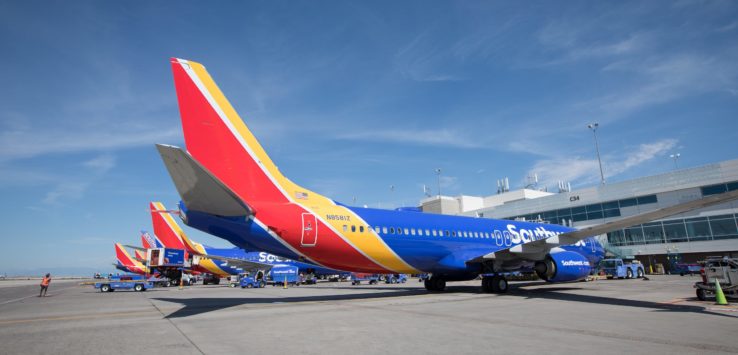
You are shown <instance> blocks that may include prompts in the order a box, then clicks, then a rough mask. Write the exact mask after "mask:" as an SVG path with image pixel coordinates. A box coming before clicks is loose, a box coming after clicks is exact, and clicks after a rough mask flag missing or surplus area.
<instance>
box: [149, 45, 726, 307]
mask: <svg viewBox="0 0 738 355" xmlns="http://www.w3.org/2000/svg"><path fill="white" fill-rule="evenodd" d="M171 64H172V70H173V72H174V83H175V88H176V92H177V99H178V102H179V109H180V115H181V121H182V128H183V132H184V138H185V145H186V147H187V149H186V150H184V149H181V148H178V147H174V146H169V145H157V149H158V150H159V154H160V155H161V157H162V159H163V161H164V164H165V165H166V167H167V170H168V172H169V174H170V176H171V177H172V180H173V182H174V184H175V186H176V188H177V190H178V192H179V194H180V196H181V199H182V201H181V202H180V206H179V207H180V218H182V220H183V221H184V222H185V224H187V225H189V226H191V227H194V228H196V229H199V230H202V231H204V232H206V233H210V234H213V235H216V236H219V237H221V238H224V239H226V240H229V241H231V242H232V243H233V244H235V245H238V246H240V247H242V248H245V249H249V250H263V251H266V252H269V253H272V254H275V255H279V256H281V257H285V258H289V259H294V260H300V261H306V262H309V263H312V264H315V265H320V266H324V267H328V268H333V269H339V270H347V271H355V272H363V273H381V274H389V273H408V274H417V273H428V274H430V275H431V277H429V278H428V279H427V280H426V281H425V287H426V289H428V290H429V291H442V290H444V289H445V287H446V282H447V281H463V280H472V279H474V278H476V277H477V276H479V275H482V276H483V278H482V288H483V290H484V291H485V292H498V293H501V292H506V291H507V289H508V284H507V280H506V279H505V276H504V275H505V273H506V272H510V271H520V270H532V271H535V272H536V273H537V274H538V275H539V276H540V277H541V278H542V279H544V280H547V281H549V282H565V281H575V280H580V279H583V278H585V277H586V276H587V275H588V274H589V273H590V271H591V270H592V265H596V264H597V263H598V262H599V260H600V259H601V258H602V257H603V255H604V250H603V248H602V246H601V245H600V243H598V242H597V240H596V239H594V238H591V237H592V236H596V235H600V234H602V233H606V232H608V231H612V230H616V229H620V228H624V227H628V226H631V225H636V224H640V223H644V222H646V221H650V220H654V219H659V218H663V217H666V216H670V215H674V214H678V213H682V212H686V211H689V210H692V209H696V208H702V207H706V206H710V205H714V204H719V203H724V202H726V201H729V200H733V199H735V198H738V191H731V192H727V193H724V194H721V195H713V196H709V197H706V198H702V199H699V200H694V201H690V202H687V203H683V204H680V205H676V206H672V207H668V208H664V209H660V210H656V211H653V212H648V213H644V214H641V215H637V216H633V217H626V218H622V219H619V220H616V221H613V222H609V223H605V224H602V225H598V226H593V227H588V228H585V229H582V230H575V229H573V228H569V227H565V226H560V225H554V224H543V223H532V222H524V221H511V220H494V219H487V218H472V217H462V216H449V215H437V214H429V213H422V212H421V213H419V212H410V211H397V210H395V211H392V210H380V209H372V208H361V207H350V206H346V205H344V204H342V203H339V202H336V201H334V200H331V199H329V198H327V197H324V196H322V195H320V194H317V193H315V192H313V191H310V190H308V189H306V188H304V187H301V186H299V185H297V184H295V183H293V182H292V181H290V180H288V179H287V178H286V177H285V176H283V175H282V173H281V172H280V171H279V169H278V168H277V166H276V165H275V164H274V162H273V161H272V160H271V159H270V158H269V156H268V155H267V154H266V152H265V151H264V149H263V148H262V146H261V145H260V144H259V142H258V141H257V140H256V138H255V137H254V135H253V134H252V133H251V131H250V130H249V129H248V127H247V126H246V125H245V124H244V122H243V121H242V120H241V118H240V117H239V116H238V114H237V113H236V111H235V110H234V109H233V107H232V106H231V104H230V103H229V102H228V100H227V99H226V98H225V96H224V95H223V93H221V91H220V89H219V88H218V86H217V85H216V84H215V82H214V81H213V79H212V78H211V77H210V75H209V74H208V72H207V71H206V70H205V67H204V66H202V65H201V64H199V63H195V62H192V61H188V60H183V59H176V58H174V59H172V60H171Z"/></svg>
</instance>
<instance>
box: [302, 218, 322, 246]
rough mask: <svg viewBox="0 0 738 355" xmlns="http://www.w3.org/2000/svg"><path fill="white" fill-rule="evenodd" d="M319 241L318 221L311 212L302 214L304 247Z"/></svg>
mask: <svg viewBox="0 0 738 355" xmlns="http://www.w3.org/2000/svg"><path fill="white" fill-rule="evenodd" d="M317 242H318V222H317V220H316V219H315V216H314V215H313V214H311V213H303V214H302V240H301V242H300V244H301V245H302V246H304V247H314V246H315V243H317Z"/></svg>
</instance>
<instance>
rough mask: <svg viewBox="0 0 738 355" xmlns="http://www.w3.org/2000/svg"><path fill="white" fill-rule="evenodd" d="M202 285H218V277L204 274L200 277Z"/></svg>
mask: <svg viewBox="0 0 738 355" xmlns="http://www.w3.org/2000/svg"><path fill="white" fill-rule="evenodd" d="M202 284H203V285H209V284H213V285H220V276H218V275H213V274H205V275H204V276H203V277H202Z"/></svg>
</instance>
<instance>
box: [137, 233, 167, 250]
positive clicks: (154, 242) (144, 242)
mask: <svg viewBox="0 0 738 355" xmlns="http://www.w3.org/2000/svg"><path fill="white" fill-rule="evenodd" d="M141 246H143V247H144V249H153V248H163V247H164V243H162V242H161V240H159V238H158V237H157V236H156V235H154V236H153V237H152V236H151V234H149V232H147V231H141Z"/></svg>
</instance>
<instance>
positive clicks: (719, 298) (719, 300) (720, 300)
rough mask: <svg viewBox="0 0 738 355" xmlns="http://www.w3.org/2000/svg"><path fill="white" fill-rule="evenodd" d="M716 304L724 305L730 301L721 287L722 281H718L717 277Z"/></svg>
mask: <svg viewBox="0 0 738 355" xmlns="http://www.w3.org/2000/svg"><path fill="white" fill-rule="evenodd" d="M715 304H719V305H722V306H724V305H727V304H728V301H727V300H726V299H725V294H724V293H723V289H722V288H720V282H718V279H717V278H715Z"/></svg>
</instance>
